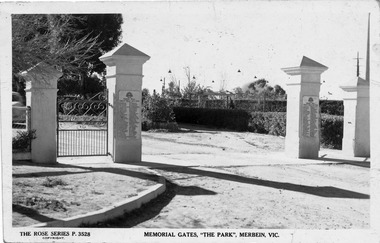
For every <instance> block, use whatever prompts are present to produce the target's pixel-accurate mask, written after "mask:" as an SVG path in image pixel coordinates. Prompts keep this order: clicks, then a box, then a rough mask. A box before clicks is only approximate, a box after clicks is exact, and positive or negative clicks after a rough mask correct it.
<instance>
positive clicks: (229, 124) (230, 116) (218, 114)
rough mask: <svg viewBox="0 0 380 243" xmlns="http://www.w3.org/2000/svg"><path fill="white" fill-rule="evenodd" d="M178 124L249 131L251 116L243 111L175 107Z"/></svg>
mask: <svg viewBox="0 0 380 243" xmlns="http://www.w3.org/2000/svg"><path fill="white" fill-rule="evenodd" d="M173 110H174V113H175V116H176V120H177V122H183V123H191V124H199V125H207V126H213V127H217V128H227V129H232V130H237V131H246V130H248V121H249V114H248V113H247V112H246V111H243V110H232V109H209V108H189V107H186V108H185V107H175V108H174V109H173Z"/></svg>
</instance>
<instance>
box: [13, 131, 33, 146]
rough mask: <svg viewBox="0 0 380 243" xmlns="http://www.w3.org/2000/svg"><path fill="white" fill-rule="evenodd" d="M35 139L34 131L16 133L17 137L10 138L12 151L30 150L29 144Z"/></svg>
mask: <svg viewBox="0 0 380 243" xmlns="http://www.w3.org/2000/svg"><path fill="white" fill-rule="evenodd" d="M35 138H36V130H31V131H21V132H17V136H16V137H14V138H12V149H13V150H23V151H26V150H28V149H29V148H30V142H31V140H32V139H35Z"/></svg>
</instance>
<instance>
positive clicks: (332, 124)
mask: <svg viewBox="0 0 380 243" xmlns="http://www.w3.org/2000/svg"><path fill="white" fill-rule="evenodd" d="M173 111H174V113H175V117H176V121H177V122H183V123H191V124H199V125H208V126H214V127H218V128H228V129H233V130H237V131H250V132H254V133H263V134H270V135H275V136H285V135H286V112H251V113H250V114H249V113H247V112H246V111H243V110H231V109H208V108H184V107H175V108H173ZM342 138H343V117H342V116H335V115H328V114H322V115H321V144H322V145H323V146H324V147H327V148H333V149H341V148H342Z"/></svg>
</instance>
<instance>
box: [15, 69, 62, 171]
mask: <svg viewBox="0 0 380 243" xmlns="http://www.w3.org/2000/svg"><path fill="white" fill-rule="evenodd" d="M22 75H23V76H24V78H25V80H26V89H25V91H26V105H27V106H30V107H31V118H30V127H31V129H32V130H36V137H37V138H36V139H33V140H32V143H31V156H32V162H36V163H49V164H51V163H57V91H58V89H57V80H58V78H59V77H60V76H61V75H62V73H61V72H59V71H57V70H56V69H55V68H54V67H51V66H49V65H47V64H46V63H40V64H38V65H36V66H35V67H33V68H32V69H30V70H28V71H26V72H24V73H22Z"/></svg>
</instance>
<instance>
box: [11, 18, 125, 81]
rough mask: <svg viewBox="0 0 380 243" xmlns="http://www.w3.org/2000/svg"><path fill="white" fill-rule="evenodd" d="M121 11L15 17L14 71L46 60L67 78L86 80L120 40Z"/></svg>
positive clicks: (13, 41) (100, 69)
mask: <svg viewBox="0 0 380 243" xmlns="http://www.w3.org/2000/svg"><path fill="white" fill-rule="evenodd" d="M122 23H123V19H122V16H121V15H120V14H100V15H97V14H92V15H85V14H82V15H68V14H55V15H46V14H20V15H13V16H12V52H13V62H12V69H13V73H14V74H15V75H17V74H18V73H19V72H21V71H24V70H27V69H29V68H31V67H33V66H34V65H36V64H38V63H40V62H42V61H43V62H45V63H48V64H50V65H53V66H56V67H59V68H60V69H62V71H63V73H64V79H71V80H75V81H79V80H82V81H84V80H86V79H87V78H89V77H91V75H92V73H93V72H98V73H101V72H103V71H104V69H105V66H104V64H103V63H101V62H100V60H99V57H100V56H101V55H102V54H103V53H105V52H107V51H110V50H112V49H113V48H114V47H115V46H117V45H118V44H119V43H120V38H121V24H122Z"/></svg>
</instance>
